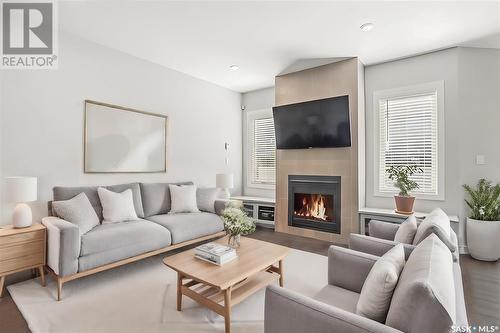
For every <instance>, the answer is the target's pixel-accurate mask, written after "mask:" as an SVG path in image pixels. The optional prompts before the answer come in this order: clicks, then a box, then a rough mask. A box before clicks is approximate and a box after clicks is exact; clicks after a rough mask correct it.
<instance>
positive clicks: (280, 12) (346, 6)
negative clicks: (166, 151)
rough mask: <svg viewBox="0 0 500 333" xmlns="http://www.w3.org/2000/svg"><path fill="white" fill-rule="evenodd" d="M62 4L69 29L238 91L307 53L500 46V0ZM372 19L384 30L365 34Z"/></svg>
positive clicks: (370, 57)
mask: <svg viewBox="0 0 500 333" xmlns="http://www.w3.org/2000/svg"><path fill="white" fill-rule="evenodd" d="M59 12H60V14H59V22H60V28H61V29H62V30H63V31H67V32H70V33H73V34H76V35H78V36H81V37H83V38H85V39H89V40H91V41H94V42H96V43H99V44H103V45H106V46H109V47H112V48H115V49H118V50H120V51H123V52H126V53H129V54H132V55H134V56H137V57H139V58H142V59H146V60H149V61H152V62H154V63H157V64H160V65H163V66H166V67H169V68H172V69H175V70H178V71H180V72H184V73H187V74H189V75H192V76H194V77H197V78H200V79H203V80H206V81H209V82H213V83H215V84H218V85H221V86H223V87H227V88H229V89H232V90H235V91H239V92H246V91H250V90H255V89H259V88H263V87H269V86H272V85H273V84H274V76H275V75H277V74H279V73H280V72H282V71H283V70H285V69H286V68H290V66H291V65H292V64H293V63H294V62H296V61H297V60H300V59H316V58H335V57H350V56H358V57H359V58H360V59H361V61H362V62H364V63H365V64H367V65H369V64H374V63H378V62H383V61H388V60H391V59H396V58H401V57H405V56H409V55H413V54H419V53H424V52H429V51H432V50H436V49H442V48H446V47H451V46H456V45H468V44H467V43H468V42H469V41H472V42H471V43H472V44H471V46H483V45H484V46H486V47H498V48H500V38H498V36H499V35H498V34H499V33H500V2H495V1H493V2H480V1H470V2H464V1H445V2H428V1H411V2H407V1H396V2H388V1H367V2H347V1H345V2H313V1H296V2H285V1H277V2H264V1H249V2H240V1H222V2H212V1H201V2H191V1H189V2H188V1H183V2H170V1H123V0H121V1H101V2H99V1H92V2H85V1H70V2H62V3H60V5H59ZM366 22H373V23H374V24H375V28H374V29H373V30H372V31H370V32H362V31H361V30H360V29H359V26H360V25H361V24H363V23H366ZM491 36H493V37H491ZM232 64H237V65H239V66H240V70H238V71H230V70H229V66H230V65H232Z"/></svg>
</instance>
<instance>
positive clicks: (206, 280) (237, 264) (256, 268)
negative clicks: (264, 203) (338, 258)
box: [163, 237, 289, 333]
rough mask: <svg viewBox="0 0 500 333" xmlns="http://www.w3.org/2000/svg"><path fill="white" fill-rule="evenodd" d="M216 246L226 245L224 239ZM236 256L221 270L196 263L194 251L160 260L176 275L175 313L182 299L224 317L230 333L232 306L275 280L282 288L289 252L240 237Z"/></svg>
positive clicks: (282, 247)
mask: <svg viewBox="0 0 500 333" xmlns="http://www.w3.org/2000/svg"><path fill="white" fill-rule="evenodd" d="M216 242H219V243H221V244H227V237H224V238H221V239H219V240H217V241H216ZM236 252H237V253H238V258H237V259H235V260H233V261H231V262H228V263H226V264H225V265H223V266H217V265H214V264H211V263H208V262H205V261H202V260H200V259H196V258H195V257H194V249H191V250H187V251H185V252H182V253H179V254H176V255H173V256H169V257H166V258H165V259H163V263H164V264H165V265H167V266H168V267H170V268H172V269H173V270H175V271H176V272H177V311H181V309H182V295H185V296H187V297H189V298H191V299H193V300H195V301H196V302H198V303H199V304H201V305H203V306H205V307H207V308H209V309H210V310H212V311H214V312H216V313H218V314H219V315H221V316H223V317H224V322H225V330H226V333H230V332H231V307H232V306H234V305H236V304H238V303H240V302H241V301H243V300H244V299H246V298H247V297H249V296H250V295H252V294H253V293H255V292H256V291H258V290H260V289H262V288H264V287H266V286H267V285H269V284H271V283H273V282H274V281H276V280H279V283H280V286H283V259H284V258H285V257H286V256H287V254H288V252H289V248H287V247H284V246H280V245H276V244H272V243H268V242H263V241H259V240H255V239H251V238H246V237H241V246H240V247H239V248H238V249H237V250H236ZM276 264H277V266H276Z"/></svg>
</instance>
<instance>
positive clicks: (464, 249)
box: [458, 244, 469, 254]
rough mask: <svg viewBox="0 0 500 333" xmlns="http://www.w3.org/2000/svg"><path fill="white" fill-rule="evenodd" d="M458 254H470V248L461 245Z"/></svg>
mask: <svg viewBox="0 0 500 333" xmlns="http://www.w3.org/2000/svg"><path fill="white" fill-rule="evenodd" d="M458 252H459V253H460V254H469V248H468V247H467V245H463V244H462V245H459V246H458Z"/></svg>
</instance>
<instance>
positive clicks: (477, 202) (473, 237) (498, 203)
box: [463, 179, 500, 261]
mask: <svg viewBox="0 0 500 333" xmlns="http://www.w3.org/2000/svg"><path fill="white" fill-rule="evenodd" d="M463 187H464V189H465V191H466V192H467V194H468V195H469V197H470V199H469V200H467V199H466V200H465V202H466V203H467V206H469V208H470V215H469V217H468V218H467V247H468V249H469V253H470V255H471V256H472V257H473V258H475V259H478V260H485V261H496V260H498V259H500V247H499V246H498V239H500V184H496V185H493V184H492V183H491V182H490V181H488V180H486V179H480V180H479V181H478V183H477V186H475V187H471V186H469V185H463Z"/></svg>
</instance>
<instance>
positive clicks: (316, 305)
mask: <svg viewBox="0 0 500 333" xmlns="http://www.w3.org/2000/svg"><path fill="white" fill-rule="evenodd" d="M377 259H378V257H377V256H374V255H370V254H366V253H361V252H357V251H353V250H350V249H345V248H341V247H337V246H331V247H330V249H329V251H328V285H326V286H325V287H324V288H323V289H322V290H321V291H320V293H319V294H318V295H317V296H316V297H315V298H310V297H307V296H303V295H301V294H298V293H296V292H293V291H290V290H287V289H284V288H280V287H277V286H269V287H268V288H267V289H266V304H265V310H264V311H265V312H264V313H265V314H264V316H265V320H264V332H265V333H295V332H296V333H302V332H314V333H327V332H329V333H331V332H343V333H359V332H370V333H378V332H380V333H396V332H400V333H401V331H399V330H396V329H394V328H391V327H389V326H386V325H384V324H381V323H379V322H376V321H374V320H371V319H368V318H365V317H362V316H359V315H357V314H356V304H357V302H358V299H359V293H360V292H361V288H362V287H363V283H364V281H365V279H366V277H367V276H368V273H369V272H370V270H371V268H372V266H373V264H374V263H375V262H376V261H377Z"/></svg>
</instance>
